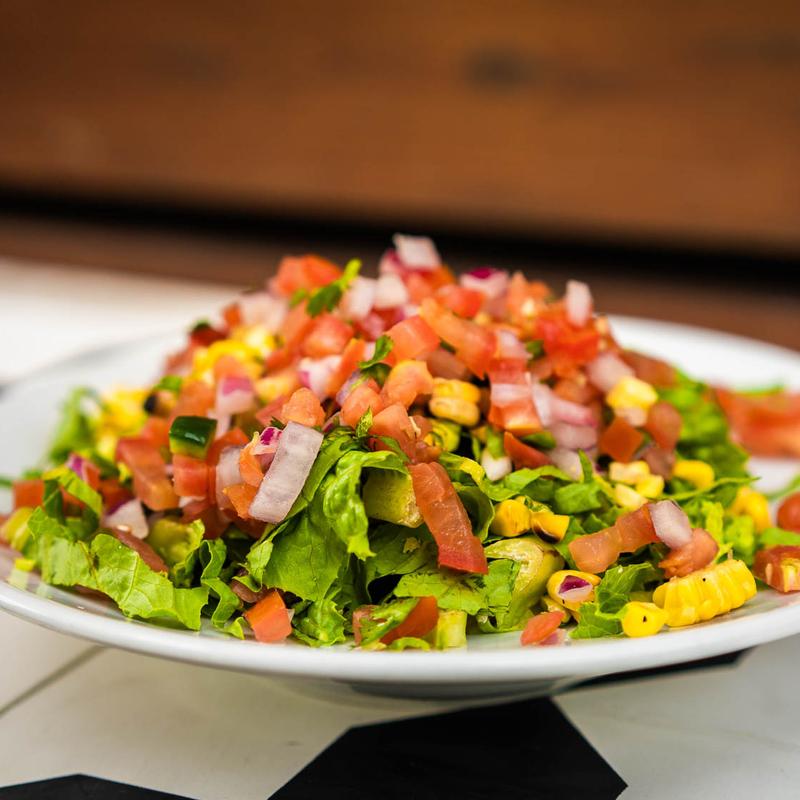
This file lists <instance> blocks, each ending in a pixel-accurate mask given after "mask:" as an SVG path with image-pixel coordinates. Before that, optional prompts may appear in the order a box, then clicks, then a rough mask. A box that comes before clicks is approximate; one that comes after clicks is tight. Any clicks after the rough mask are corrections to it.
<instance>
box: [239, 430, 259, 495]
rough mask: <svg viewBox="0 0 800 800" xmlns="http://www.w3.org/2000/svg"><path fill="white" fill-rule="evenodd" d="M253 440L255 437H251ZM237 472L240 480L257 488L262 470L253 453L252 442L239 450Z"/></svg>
mask: <svg viewBox="0 0 800 800" xmlns="http://www.w3.org/2000/svg"><path fill="white" fill-rule="evenodd" d="M253 441H255V437H253ZM239 474H240V475H241V476H242V480H243V481H244V482H245V483H247V484H249V485H250V486H255V487H256V488H258V487H259V486H260V485H261V481H262V479H263V478H264V470H263V469H261V462H260V461H259V460H258V458H256V456H254V455H253V447H252V444H250V445H247V446H246V447H243V448H242V449H241V451H240V452H239Z"/></svg>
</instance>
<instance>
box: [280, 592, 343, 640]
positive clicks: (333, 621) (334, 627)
mask: <svg viewBox="0 0 800 800" xmlns="http://www.w3.org/2000/svg"><path fill="white" fill-rule="evenodd" d="M292 628H293V629H294V635H295V637H296V638H298V639H300V641H301V642H305V643H306V644H309V645H311V646H312V647H329V646H330V645H333V644H337V643H338V642H343V641H344V640H345V633H344V630H345V617H344V615H343V614H342V613H341V612H340V611H339V609H338V608H337V607H336V603H335V602H334V601H333V600H321V601H318V602H316V603H310V604H309V605H308V606H307V608H305V609H303V610H302V611H299V612H298V611H297V610H295V615H294V617H293V618H292Z"/></svg>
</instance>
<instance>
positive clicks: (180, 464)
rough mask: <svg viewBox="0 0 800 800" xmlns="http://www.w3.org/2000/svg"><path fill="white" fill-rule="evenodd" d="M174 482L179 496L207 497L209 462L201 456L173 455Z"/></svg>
mask: <svg viewBox="0 0 800 800" xmlns="http://www.w3.org/2000/svg"><path fill="white" fill-rule="evenodd" d="M172 469H173V473H172V482H173V484H174V485H175V494H177V495H178V497H203V498H204V497H205V496H206V495H207V494H208V464H206V462H205V461H200V459H199V458H192V457H191V456H182V455H175V456H173V457H172Z"/></svg>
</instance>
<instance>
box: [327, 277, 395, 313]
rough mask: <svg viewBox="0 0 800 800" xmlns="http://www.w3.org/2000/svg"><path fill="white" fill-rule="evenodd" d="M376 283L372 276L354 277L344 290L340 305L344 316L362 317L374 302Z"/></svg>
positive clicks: (370, 309)
mask: <svg viewBox="0 0 800 800" xmlns="http://www.w3.org/2000/svg"><path fill="white" fill-rule="evenodd" d="M398 280H399V279H398ZM401 283H402V281H401ZM377 285H378V282H377V281H376V280H375V279H374V278H362V277H361V276H360V275H359V276H357V277H356V278H354V280H353V282H352V283H351V284H350V288H349V289H348V290H347V291H346V292H345V294H344V297H343V298H342V304H341V306H340V308H341V310H342V313H343V314H344V315H345V317H347V318H348V319H356V320H358V319H364V317H366V316H367V314H369V312H370V311H372V306H373V305H374V304H375V296H376V292H377Z"/></svg>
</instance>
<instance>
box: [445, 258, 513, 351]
mask: <svg viewBox="0 0 800 800" xmlns="http://www.w3.org/2000/svg"><path fill="white" fill-rule="evenodd" d="M509 281H510V277H509V275H508V273H507V272H506V271H505V270H501V269H494V267H478V269H473V270H472V271H471V272H467V273H466V274H465V275H462V276H461V277H460V278H459V283H460V284H461V285H462V286H463V287H464V288H466V289H476V290H477V291H479V292H483V294H485V295H486V298H487V299H488V300H495V299H497V298H498V297H501V296H502V295H503V294H505V292H506V290H507V289H508V284H509ZM525 356H526V358H527V353H526V354H525Z"/></svg>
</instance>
